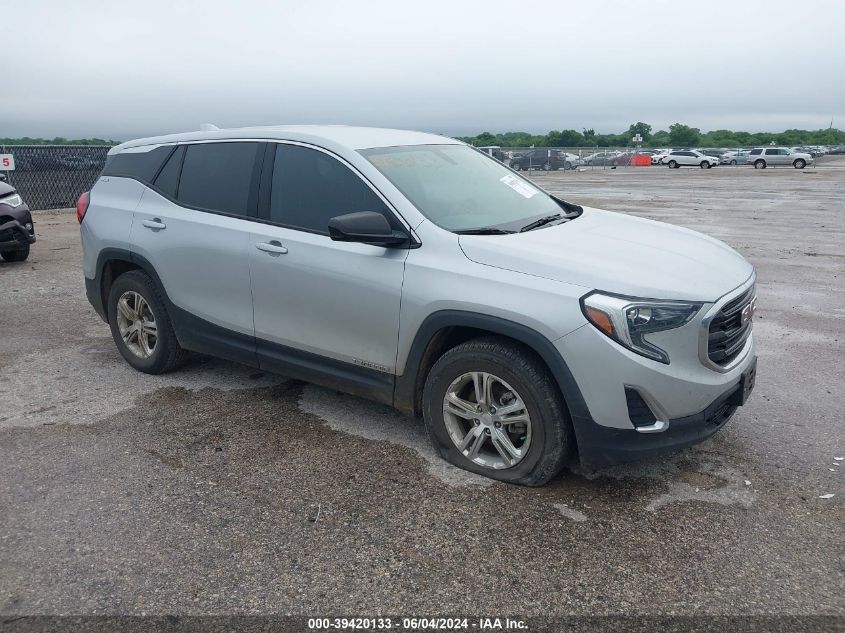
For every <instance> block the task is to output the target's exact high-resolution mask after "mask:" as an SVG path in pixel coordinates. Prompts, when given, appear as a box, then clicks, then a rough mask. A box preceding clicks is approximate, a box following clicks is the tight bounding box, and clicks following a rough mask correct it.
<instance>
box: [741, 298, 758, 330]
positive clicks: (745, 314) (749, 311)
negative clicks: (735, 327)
mask: <svg viewBox="0 0 845 633" xmlns="http://www.w3.org/2000/svg"><path fill="white" fill-rule="evenodd" d="M756 307H757V297H754V298H753V299H752V300H751V301H749V302H748V305H747V306H745V307H744V308H743V309H742V317H741V323H742V325H745V324H746V323H748V322H749V321H750V320H751V317H753V316H754V310H755V308H756Z"/></svg>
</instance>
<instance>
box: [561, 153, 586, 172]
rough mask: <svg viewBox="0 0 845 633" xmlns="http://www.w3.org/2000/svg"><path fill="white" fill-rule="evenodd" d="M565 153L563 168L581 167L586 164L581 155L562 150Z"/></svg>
mask: <svg viewBox="0 0 845 633" xmlns="http://www.w3.org/2000/svg"><path fill="white" fill-rule="evenodd" d="M562 153H563V168H564V169H575V168H577V167H580V166H581V165H583V164H584V161H583V160H582V159H581V157H580V156H576V155H575V154H571V153H569V152H562Z"/></svg>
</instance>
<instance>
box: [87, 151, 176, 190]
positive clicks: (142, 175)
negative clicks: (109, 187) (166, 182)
mask: <svg viewBox="0 0 845 633" xmlns="http://www.w3.org/2000/svg"><path fill="white" fill-rule="evenodd" d="M172 152H173V146H172V145H163V146H159V147H156V148H154V149H151V150H148V151H144V152H138V151H123V152H121V153H120V154H111V155H110V156H108V157H106V165H105V167H104V168H103V174H102V175H103V176H123V177H126V178H134V179H136V180H140V181H141V182H146V183H149V182H152V180H153V178H155V175H156V174H157V173H158V170H159V168H160V167H161V166H162V164H163V163H164V161H165V160H167V157H168V156H170V154H171V153H172Z"/></svg>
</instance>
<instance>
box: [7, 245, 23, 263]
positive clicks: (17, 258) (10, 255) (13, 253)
mask: <svg viewBox="0 0 845 633" xmlns="http://www.w3.org/2000/svg"><path fill="white" fill-rule="evenodd" d="M0 257H2V258H3V259H4V260H6V261H7V262H22V261H26V258H27V257H29V244H21V245H20V246H18V247H17V248H9V249H6V250H2V251H0Z"/></svg>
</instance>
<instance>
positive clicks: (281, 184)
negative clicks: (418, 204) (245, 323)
mask: <svg viewBox="0 0 845 633" xmlns="http://www.w3.org/2000/svg"><path fill="white" fill-rule="evenodd" d="M268 160H270V156H269V154H268ZM272 160H273V162H274V164H273V172H272V178H267V179H266V180H268V181H269V182H267V183H266V184H267V185H268V186H269V192H267V191H266V190H265V183H264V182H262V198H263V200H262V211H261V215H262V216H266V217H263V219H264V221H265V222H266V223H264V224H262V223H259V224H256V225H255V228H254V231H253V234H252V235H251V237H250V247H249V252H250V267H251V273H252V293H253V305H254V310H255V335H256V338H257V346H258V356H259V362H260V363H261V365H262V366H264V367H267V368H268V369H276V370H277V371H282V372H284V371H286V369H287V367H286V366H287V365H290V363H294V364H296V365H297V367H299V368H300V369H302V367H303V366H306V365H307V366H308V367H311V368H314V367H319V366H324V365H326V364H328V365H329V366H330V369H329V371H330V372H331V371H336V372H338V375H339V376H340V382H343V376H347V377H348V376H349V374H350V373H352V374H354V373H355V372H356V371H359V372H361V371H363V372H364V373H365V374H366V373H368V372H369V373H372V372H376V373H378V374H380V375H382V376H383V377H385V379H388V378H389V379H390V380H391V381H392V375H393V372H394V369H395V364H396V349H397V337H398V333H399V302H400V298H401V294H402V280H403V277H404V272H405V259H406V257H407V255H408V251H407V249H390V248H383V247H380V246H371V245H368V244H358V243H345V242H335V241H332V240H331V238H330V237H329V235H328V221H329V219H330V218H332V217H334V216H338V215H343V214H346V213H353V212H356V211H377V212H381V213H384V214H385V216H386V217H388V220H389V221H390V222H391V223H393V224H395V223H398V222H399V220H397V219H396V217H395V216H394V215H393V213H392V211H391V210H390V209H389V208H388V207H387V205H386V203H385V202H384V201H383V200H382V198H381V197H380V196H379V195H378V194H377V193H376V192H375V191H374V190H373V189H372V188H371V187H370V185H369V184H368V183H367V182H365V181H364V180H363V179H362V177H361V176H359V175H358V174H357V173H356V172H355V171H353V170H352V169H351V168H350V167H349V166H348V165H347V164H345V163H344V162H341V160H339V159H338V158H337V157H335V156H334V155H332V154H330V153H328V152H325V151H322V150H320V149H317V148H313V147H307V146H303V145H297V144H285V143H279V144H277V145H276V148H275V151H274V153H273V157H272ZM265 173H267V171H265ZM306 369H307V368H306ZM323 369H324V370H325V367H323ZM303 371H305V370H303ZM297 375H299V376H301V377H305V378H315V376H311V375H310V374H308V373H307V371H306V372H305V373H302V372H299V373H298V374H297ZM376 380H379V379H378V377H376ZM339 384H340V383H339ZM344 387H345V388H346V389H349V390H351V391H356V389H355V388H354V385H352V386H350V385H348V384H345V385H344ZM370 395H372V394H370Z"/></svg>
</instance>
